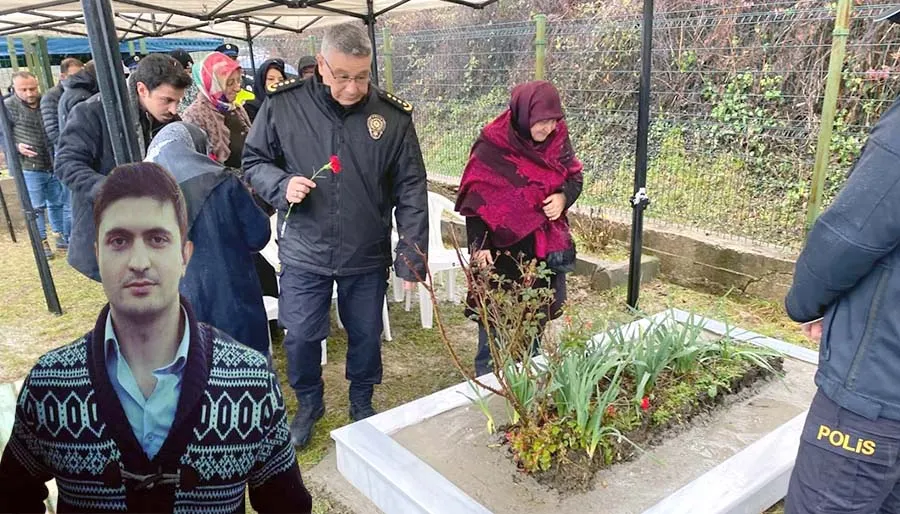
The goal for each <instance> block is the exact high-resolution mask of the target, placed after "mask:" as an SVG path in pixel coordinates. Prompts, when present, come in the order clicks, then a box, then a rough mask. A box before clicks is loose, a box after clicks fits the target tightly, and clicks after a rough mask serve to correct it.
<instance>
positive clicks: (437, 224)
mask: <svg viewBox="0 0 900 514" xmlns="http://www.w3.org/2000/svg"><path fill="white" fill-rule="evenodd" d="M454 208H455V205H454V204H453V202H452V201H451V200H449V199H447V198H446V197H444V196H442V195H439V194H437V193H432V192H431V191H429V192H428V269H429V271H431V276H432V277H435V278H437V279H439V280H441V282H442V283H443V284H444V285H445V286H446V287H447V295H448V297H449V300H450V301H451V302H456V301H458V299H457V296H456V270H457V269H459V268H460V262H459V257H460V255H461V256H462V258H463V262H468V260H469V251H468V250H467V249H465V248H460V250H459V252H460V255H457V253H456V249H454V248H447V247H446V246H444V238H443V237H442V236H441V220H442V218H443V216H444V213H449V214H450V215H451V217H453V219H454V220H455V221H460V222H462V223H465V218H464V217H463V216H461V215H460V214H458V213H457V212H456V211H455V210H454ZM394 225H395V227H396V222H395V223H394ZM398 240H399V236H398V235H397V232H396V229H395V232H394V233H393V234H391V243H392V244H393V245H394V248H395V249H396V245H397V241H398ZM395 251H396V250H395ZM393 288H394V301H397V302H399V301H401V300H403V299H404V298H405V300H406V305H405V308H406V311H407V312H408V311H409V310H410V307H411V296H410V295H409V294H407V293H406V292H405V291H403V280H402V279H401V278H399V277H397V276H396V275H394V278H393ZM419 318H420V320H421V322H422V327H423V328H432V327H433V326H434V305H433V304H432V302H431V296H430V295H429V294H428V291H427V290H426V289H425V286H424V285H423V284H419Z"/></svg>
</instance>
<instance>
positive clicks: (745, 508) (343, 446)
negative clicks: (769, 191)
mask: <svg viewBox="0 0 900 514" xmlns="http://www.w3.org/2000/svg"><path fill="white" fill-rule="evenodd" d="M667 318H668V319H674V320H676V321H678V322H685V321H688V320H689V319H692V320H693V321H694V322H696V323H698V324H702V325H703V326H704V328H705V329H706V330H709V331H710V332H713V333H715V334H718V335H722V336H730V337H732V338H734V339H737V340H741V341H746V342H749V343H752V344H755V345H759V346H763V347H767V348H771V349H773V350H776V351H779V352H782V353H784V354H785V355H786V356H788V357H790V358H795V359H798V360H801V361H804V362H808V363H810V364H816V363H817V362H818V356H817V355H816V354H815V352H812V351H811V350H807V349H804V348H800V347H797V346H795V345H790V344H788V343H785V342H783V341H779V340H776V339H772V338H769V337H766V336H763V335H761V334H757V333H755V332H751V331H748V330H743V329H737V328H732V327H729V326H727V325H725V324H724V323H721V322H719V321H716V320H712V319H709V318H705V317H702V316H696V315H692V314H690V313H687V312H684V311H681V310H678V309H671V310H668V311H663V312H661V313H658V314H656V315H654V316H651V317H649V318H645V319H642V320H638V321H636V322H633V323H632V324H629V325H628V326H627V327H626V329H625V330H626V334H628V333H634V332H635V331H638V330H642V329H644V328H646V327H647V326H649V325H650V324H651V323H654V322H657V321H661V320H665V319H667ZM604 337H605V336H603V335H600V336H599V337H597V338H595V339H594V342H595V343H596V342H599V341H602V339H603V338H604ZM485 380H487V381H488V385H495V384H496V383H497V382H496V378H495V377H494V376H493V375H489V376H487V377H485ZM473 394H474V391H473V389H472V386H470V385H469V384H468V383H465V382H464V383H462V384H458V385H456V386H452V387H449V388H447V389H444V390H442V391H438V392H437V393H434V394H432V395H429V396H426V397H424V398H419V399H418V400H415V401H412V402H410V403H407V404H404V405H400V406H398V407H396V408H394V409H390V410H388V411H385V412H382V413H380V414H378V415H376V416H373V417H372V418H369V419H368V420H364V421H360V422H357V423H353V424H351V425H347V426H345V427H342V428H339V429H337V430H334V431H332V432H331V437H332V439H334V440H335V442H336V448H337V460H338V469H339V470H340V472H341V474H342V475H343V476H344V477H345V478H346V479H347V480H348V481H349V482H350V483H351V484H353V485H354V487H356V488H357V489H358V490H359V491H361V492H362V493H363V494H364V495H365V496H366V497H368V498H369V499H370V500H372V501H373V502H374V503H375V504H376V505H377V506H378V508H379V509H381V510H382V511H384V512H385V513H386V514H394V513H404V514H406V513H422V514H425V513H430V514H437V513H442V514H443V513H448V514H456V513H458V512H459V513H462V512H488V511H487V510H486V509H485V508H484V507H483V506H481V505H480V504H478V503H477V502H476V501H475V500H473V499H472V498H471V497H470V496H469V495H467V494H466V493H465V492H463V491H462V490H460V489H459V488H458V487H456V486H455V485H454V484H452V483H451V482H450V481H449V480H447V479H446V478H445V477H443V476H441V475H440V474H439V473H437V472H436V471H435V470H434V469H433V468H431V467H430V466H428V465H427V464H425V463H424V462H422V461H421V460H419V459H418V458H416V457H415V456H414V455H412V454H411V453H410V452H409V451H408V450H406V449H405V448H403V447H402V446H400V445H399V444H397V443H396V442H395V441H393V440H392V439H391V438H390V435H391V434H393V433H395V432H397V431H399V430H401V429H403V428H405V427H408V426H411V425H414V424H417V423H420V422H422V421H424V420H426V419H430V418H431V417H434V416H437V415H439V414H442V413H444V412H447V411H450V410H452V409H455V408H458V407H462V406H465V405H467V404H469V403H470V400H469V397H471V395H473ZM481 394H487V392H486V391H481ZM805 417H806V413H805V412H804V413H803V414H801V415H799V416H797V417H795V418H794V419H792V420H790V421H788V422H787V423H785V424H783V425H781V426H780V427H779V428H778V429H776V430H774V431H772V432H770V433H769V434H768V435H766V436H765V437H763V438H762V439H760V440H759V441H757V442H756V443H753V444H751V445H750V446H748V447H747V448H745V449H744V450H742V451H740V452H738V453H737V454H736V455H734V456H732V457H731V458H729V459H727V460H726V461H725V462H723V463H722V464H720V465H719V466H717V467H715V468H713V469H712V470H710V471H709V472H707V473H705V474H703V475H701V476H700V477H698V478H696V479H695V480H693V481H692V482H691V483H689V484H687V485H686V486H685V487H683V488H682V489H680V490H678V491H676V492H675V493H674V494H672V495H670V496H669V497H667V498H666V499H664V500H662V501H661V502H659V503H658V504H657V505H655V506H654V507H652V508H651V509H649V510H647V511H646V512H647V513H651V514H656V513H662V512H667V513H669V512H672V513H678V512H685V513H687V512H709V513H713V514H726V513H727V514H736V513H745V512H760V511H761V510H764V509H765V508H768V507H769V506H771V505H772V504H774V503H775V502H776V501H777V500H778V499H780V498H782V497H784V495H785V493H786V492H787V477H789V476H790V472H791V470H792V468H793V464H794V461H795V459H796V454H797V448H798V446H799V440H800V432H801V430H802V427H803V420H804V419H805ZM411 481H412V482H411ZM728 484H739V486H734V485H732V486H729V485H728ZM713 491H715V492H716V494H711V492H713ZM460 509H463V510H460ZM754 509H755V510H754Z"/></svg>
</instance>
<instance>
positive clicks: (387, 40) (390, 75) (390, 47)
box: [381, 27, 394, 93]
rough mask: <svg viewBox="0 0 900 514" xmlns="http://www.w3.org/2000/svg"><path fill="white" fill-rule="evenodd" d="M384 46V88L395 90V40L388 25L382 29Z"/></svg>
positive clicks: (390, 91) (391, 91) (389, 90)
mask: <svg viewBox="0 0 900 514" xmlns="http://www.w3.org/2000/svg"><path fill="white" fill-rule="evenodd" d="M381 39H382V41H383V43H382V47H383V48H384V51H383V52H382V53H383V55H384V90H385V91H387V92H388V93H393V92H394V40H393V38H392V37H391V31H390V29H388V28H387V27H384V29H382V30H381Z"/></svg>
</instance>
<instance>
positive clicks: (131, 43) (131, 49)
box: [128, 39, 137, 56]
mask: <svg viewBox="0 0 900 514" xmlns="http://www.w3.org/2000/svg"><path fill="white" fill-rule="evenodd" d="M136 53H137V50H135V47H134V40H133V39H132V40H131V41H129V42H128V55H132V56H133V55H134V54H136Z"/></svg>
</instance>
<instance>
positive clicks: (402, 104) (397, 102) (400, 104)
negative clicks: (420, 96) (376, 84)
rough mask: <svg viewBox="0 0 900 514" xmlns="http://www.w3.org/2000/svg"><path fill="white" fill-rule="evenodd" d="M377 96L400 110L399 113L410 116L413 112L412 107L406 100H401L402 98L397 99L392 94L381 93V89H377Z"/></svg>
mask: <svg viewBox="0 0 900 514" xmlns="http://www.w3.org/2000/svg"><path fill="white" fill-rule="evenodd" d="M378 96H380V97H381V98H382V100H384V101H386V102H387V103H389V104H391V105H393V106H394V107H396V108H398V109H400V110H401V111H403V112H405V113H407V114H411V113H412V111H413V106H412V105H411V104H410V103H409V102H407V101H406V100H403V99H402V98H398V97H397V96H396V95H394V94H393V93H388V92H387V91H382V90H381V89H379V90H378Z"/></svg>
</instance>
